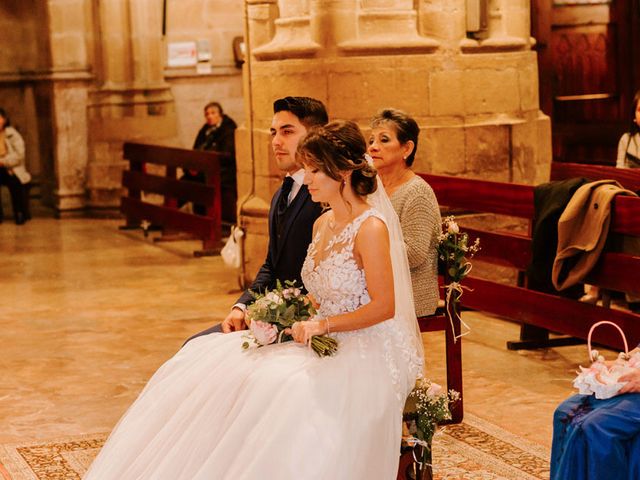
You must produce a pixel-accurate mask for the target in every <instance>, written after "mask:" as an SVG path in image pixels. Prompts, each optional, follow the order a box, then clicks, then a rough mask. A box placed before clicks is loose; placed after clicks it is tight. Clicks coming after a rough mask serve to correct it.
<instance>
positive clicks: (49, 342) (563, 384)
mask: <svg viewBox="0 0 640 480" xmlns="http://www.w3.org/2000/svg"><path fill="white" fill-rule="evenodd" d="M120 223H121V222H119V221H115V220H90V219H67V220H55V219H52V218H36V219H34V220H33V221H31V222H29V223H28V224H27V225H25V226H22V227H17V226H15V225H14V224H13V223H12V222H5V223H4V224H2V225H0V255H1V256H0V443H14V442H19V441H27V440H48V439H52V438H56V437H60V436H66V435H77V434H84V433H94V432H107V431H109V430H110V429H111V428H112V427H113V425H114V424H115V422H116V421H117V420H118V418H119V417H120V415H121V414H122V413H123V411H124V410H125V409H126V408H127V406H128V405H129V404H130V403H131V402H132V400H133V399H134V398H135V396H136V394H137V393H138V392H139V390H140V389H141V388H142V387H143V385H144V383H145V381H146V379H147V378H148V377H149V376H150V375H151V373H152V372H153V371H154V370H155V369H156V368H157V367H158V366H159V365H160V364H161V363H162V362H163V361H164V360H165V359H167V358H168V357H169V356H171V355H172V354H173V353H174V352H176V351H177V350H178V349H179V348H180V346H181V344H182V342H183V341H184V339H185V338H187V337H188V336H189V335H191V334H193V333H196V332H198V331H200V330H202V329H204V328H206V327H207V326H209V325H211V324H213V323H214V322H217V321H219V320H221V319H222V318H223V317H224V316H225V315H226V312H227V311H228V308H229V306H230V305H231V304H232V303H233V302H234V300H235V299H236V298H237V296H238V294H239V291H238V287H237V280H236V278H237V277H236V274H235V272H234V271H233V270H229V269H228V268H226V267H225V266H224V264H223V263H222V261H221V259H220V257H206V258H194V257H193V256H192V251H193V250H194V249H196V248H198V244H197V242H191V241H186V242H176V243H162V244H154V243H153V242H152V240H151V238H147V239H145V238H144V237H143V236H142V234H141V233H139V232H135V231H133V232H122V231H119V230H118V225H119V224H120ZM465 320H466V321H467V322H468V323H469V324H470V325H471V328H472V332H471V334H469V335H468V336H467V337H465V338H464V344H463V345H464V347H463V350H464V354H463V355H464V361H463V363H464V381H465V390H464V394H465V407H466V409H467V410H468V411H469V412H472V413H474V414H475V415H477V416H478V417H481V418H483V419H486V420H488V421H490V422H492V423H495V424H497V425H499V426H501V427H503V428H505V429H507V430H510V431H512V432H513V433H516V434H518V435H521V436H524V437H526V438H528V439H530V440H532V441H535V442H537V443H540V444H542V445H545V446H549V443H550V437H551V415H552V413H553V409H554V406H555V405H556V404H557V403H558V402H559V401H560V400H562V399H563V398H565V397H566V396H567V395H569V394H570V393H571V391H572V390H571V379H572V376H573V372H574V371H575V369H576V368H577V365H578V364H579V363H580V362H584V361H585V360H586V347H585V346H577V347H563V348H559V349H552V350H545V351H542V350H541V351H533V352H510V351H507V350H506V348H505V342H506V340H508V339H514V338H516V337H517V334H518V327H517V326H516V325H514V324H511V323H508V322H504V321H501V320H498V319H495V318H490V317H486V316H483V315H480V314H477V313H465ZM443 344H444V341H443V339H442V334H441V333H432V334H428V335H425V350H426V351H427V356H428V362H427V365H428V370H429V372H430V376H432V377H433V378H434V379H435V380H436V381H438V380H442V376H443V372H444V368H443V367H444V360H443V351H444V349H443Z"/></svg>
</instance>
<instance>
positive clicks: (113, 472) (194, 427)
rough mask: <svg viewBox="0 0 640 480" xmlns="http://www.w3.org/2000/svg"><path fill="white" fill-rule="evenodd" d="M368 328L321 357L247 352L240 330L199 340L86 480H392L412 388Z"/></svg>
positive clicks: (149, 393) (284, 347)
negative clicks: (401, 379) (402, 381)
mask: <svg viewBox="0 0 640 480" xmlns="http://www.w3.org/2000/svg"><path fill="white" fill-rule="evenodd" d="M372 328H375V327H372ZM366 330H367V329H365V330H364V331H360V333H361V334H358V335H351V334H337V335H336V337H337V338H338V339H339V342H340V345H339V351H338V353H337V354H336V355H335V356H334V357H325V358H319V357H317V356H316V354H315V353H313V352H312V351H311V350H309V349H308V348H306V347H304V346H301V345H299V344H294V343H285V344H280V345H271V346H267V347H262V348H259V349H252V350H249V351H243V350H242V349H241V343H242V338H241V336H242V333H241V332H238V333H232V334H227V335H223V334H211V335H207V336H203V337H199V338H196V339H194V340H192V341H191V342H189V343H188V344H187V345H186V346H185V347H184V348H182V350H180V351H179V352H178V353H177V354H176V355H175V356H174V357H173V358H171V359H170V360H169V361H167V362H166V363H165V364H164V365H163V366H162V367H161V368H160V369H159V370H158V371H157V372H156V373H155V374H154V376H153V377H152V378H151V380H150V381H149V383H148V384H147V386H146V387H145V388H144V390H143V391H142V393H141V394H140V396H139V397H138V399H137V400H136V401H135V402H134V404H133V405H132V406H131V407H130V408H129V410H128V411H127V412H126V414H125V415H124V416H123V418H122V419H121V420H120V422H119V423H118V425H117V426H116V428H115V429H114V431H113V432H112V433H111V436H110V437H109V439H108V441H107V443H106V445H105V446H104V448H103V449H102V451H101V452H100V454H99V455H98V457H97V459H96V460H95V462H94V463H93V465H92V466H91V468H90V470H89V472H88V473H87V475H86V476H85V477H84V478H85V479H88V480H96V479H113V480H115V479H117V480H136V479H153V480H158V479H167V480H169V479H170V480H178V479H184V480H197V479H207V480H212V479H215V480H218V479H229V480H231V479H233V480H238V479H274V480H276V479H277V480H286V479H296V480H298V479H304V480H312V479H322V480H326V479H336V480H337V479H344V480H358V479H363V480H364V479H367V480H374V479H380V480H390V479H394V478H395V476H396V473H397V466H398V455H399V449H400V440H401V425H402V421H401V420H402V408H403V406H404V398H405V396H406V394H407V393H408V391H407V388H408V383H407V385H404V386H401V387H400V390H399V389H398V382H397V378H396V377H397V374H398V372H397V371H395V372H394V371H393V369H390V368H389V365H390V362H391V363H392V364H396V365H401V364H402V363H401V362H402V359H401V358H396V359H395V360H393V359H390V358H389V355H388V353H384V352H388V351H389V350H388V348H384V347H385V344H388V339H387V340H386V341H385V337H384V336H382V335H366ZM387 346H388V345H387ZM394 378H395V379H396V380H395V381H394Z"/></svg>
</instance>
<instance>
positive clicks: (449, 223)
mask: <svg viewBox="0 0 640 480" xmlns="http://www.w3.org/2000/svg"><path fill="white" fill-rule="evenodd" d="M437 248H438V258H439V260H440V261H441V262H442V264H443V265H444V266H445V272H446V275H447V277H448V280H449V281H448V283H447V287H446V295H447V302H446V303H447V306H448V308H447V316H448V317H449V320H451V317H452V315H456V316H458V315H459V307H458V304H459V303H460V297H462V291H463V290H462V288H463V287H462V285H461V284H460V282H462V280H463V279H464V278H465V277H466V276H467V275H469V272H471V262H469V260H470V259H472V258H473V256H474V255H475V254H476V253H478V251H479V250H480V239H479V238H476V239H475V241H474V242H473V243H472V244H469V235H468V234H466V233H461V232H460V227H459V226H458V224H457V223H456V221H455V217H453V216H450V217H446V218H445V219H444V220H443V221H442V233H441V234H440V235H439V237H438V247H437ZM449 308H450V309H451V310H452V312H451V311H450V310H449ZM454 332H455V330H454ZM460 336H461V335H460ZM456 338H457V337H456Z"/></svg>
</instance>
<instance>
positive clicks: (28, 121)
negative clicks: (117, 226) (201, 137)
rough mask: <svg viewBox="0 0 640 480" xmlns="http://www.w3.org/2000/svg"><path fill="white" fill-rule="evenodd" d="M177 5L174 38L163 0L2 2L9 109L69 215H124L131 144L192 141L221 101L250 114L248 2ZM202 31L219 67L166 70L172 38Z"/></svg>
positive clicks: (32, 159) (39, 180)
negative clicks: (244, 39)
mask: <svg viewBox="0 0 640 480" xmlns="http://www.w3.org/2000/svg"><path fill="white" fill-rule="evenodd" d="M166 3H167V23H166V35H165V36H163V35H162V6H163V2H162V0H101V1H99V2H98V1H97V0H6V1H3V2H1V4H0V105H2V106H4V107H5V108H6V109H7V110H8V111H9V112H10V113H11V116H12V119H13V121H14V124H15V125H16V126H17V127H18V128H19V130H20V131H21V132H22V134H23V136H24V138H25V141H26V144H27V166H28V168H29V170H30V171H31V172H32V174H33V175H34V184H35V186H36V187H37V188H35V189H34V190H33V191H34V193H35V194H36V195H41V197H42V201H43V203H45V204H47V205H50V206H52V207H54V208H55V210H56V212H57V214H58V215H61V216H65V215H69V214H78V213H79V214H85V213H90V214H108V215H112V214H117V207H118V204H119V196H120V195H121V188H120V178H121V171H122V169H123V168H126V162H124V161H123V160H122V154H121V149H122V143H123V142H124V141H127V140H140V141H147V142H151V143H164V144H173V145H179V146H185V147H190V146H191V144H192V142H193V138H194V137H195V134H196V132H197V130H198V128H199V127H200V126H201V124H202V121H203V119H202V107H203V106H204V104H205V103H207V102H208V101H211V100H219V101H220V102H221V103H222V104H223V105H224V106H225V108H226V110H227V111H228V113H229V114H230V115H231V116H232V117H233V118H234V119H235V120H236V121H237V122H238V123H240V122H241V121H242V120H243V116H244V108H243V102H242V79H241V70H240V69H239V68H237V67H236V65H235V61H234V58H233V50H232V47H231V40H232V38H233V37H236V36H241V35H242V34H243V21H242V7H241V5H239V4H238V2H236V1H233V0H167V2H166ZM202 38H207V39H209V40H210V43H211V45H212V49H211V50H212V58H211V61H210V63H211V72H210V73H208V74H198V73H197V72H196V71H195V69H192V70H191V71H189V70H176V69H170V68H166V46H167V44H168V43H169V42H173V41H183V40H198V39H202ZM74 212H75V213H74Z"/></svg>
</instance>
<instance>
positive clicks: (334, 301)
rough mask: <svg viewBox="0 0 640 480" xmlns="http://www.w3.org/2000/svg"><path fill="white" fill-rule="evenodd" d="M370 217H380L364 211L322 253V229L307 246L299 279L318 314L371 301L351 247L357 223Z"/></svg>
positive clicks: (335, 312)
mask: <svg viewBox="0 0 640 480" xmlns="http://www.w3.org/2000/svg"><path fill="white" fill-rule="evenodd" d="M372 216H375V217H378V218H381V219H382V216H381V215H380V214H379V213H378V212H377V211H375V210H373V209H369V210H366V211H365V212H363V213H362V214H360V215H359V216H358V217H356V218H355V219H354V220H353V221H351V223H349V224H348V225H347V226H346V227H345V228H344V229H343V230H342V232H340V234H339V235H337V236H335V237H333V238H332V239H331V240H330V241H329V243H328V244H327V246H326V247H325V248H324V249H323V250H324V251H322V252H320V251H318V240H319V238H320V237H321V233H322V232H321V231H320V230H321V229H318V232H317V233H316V235H315V236H314V238H313V240H312V241H311V244H310V245H309V249H308V251H307V258H306V259H305V262H304V265H303V267H302V280H303V281H304V284H305V287H306V288H307V290H308V291H309V292H310V293H311V295H313V297H314V298H315V299H316V301H317V302H318V303H319V304H320V310H319V311H318V314H319V315H320V316H321V317H323V318H326V317H329V316H331V315H338V314H340V313H346V312H352V311H354V310H356V309H357V308H359V307H361V306H362V305H366V304H367V303H369V301H370V300H371V299H370V298H369V292H368V291H367V284H366V281H365V276H364V270H362V269H361V268H360V267H359V266H358V264H357V262H356V259H355V257H354V255H353V247H354V241H355V237H356V234H357V233H358V230H359V229H360V226H361V225H362V223H363V222H364V221H365V220H366V219H367V218H369V217H372ZM316 262H317V263H316Z"/></svg>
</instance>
